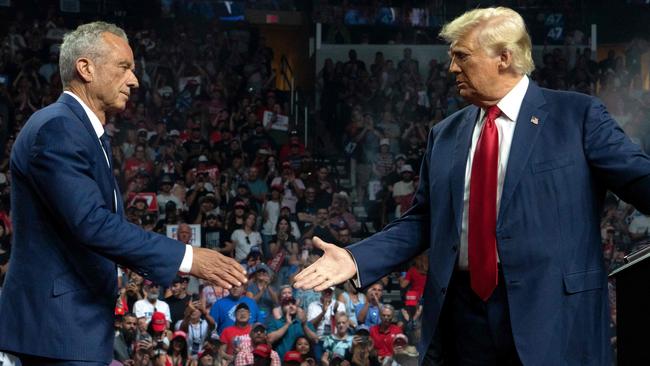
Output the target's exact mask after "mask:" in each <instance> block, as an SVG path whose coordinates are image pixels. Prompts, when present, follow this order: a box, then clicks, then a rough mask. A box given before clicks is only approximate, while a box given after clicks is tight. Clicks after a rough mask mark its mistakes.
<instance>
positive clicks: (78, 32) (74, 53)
mask: <svg viewBox="0 0 650 366" xmlns="http://www.w3.org/2000/svg"><path fill="white" fill-rule="evenodd" d="M104 33H112V34H114V35H116V36H118V37H120V38H122V39H124V40H125V41H127V42H128V41H129V39H128V38H127V37H126V33H125V32H124V30H123V29H122V28H120V27H118V26H116V25H115V24H111V23H106V22H92V23H88V24H82V25H80V26H78V27H77V29H75V30H74V31H72V32H70V33H67V34H66V35H65V36H63V44H61V51H60V55H59V72H60V74H61V83H62V84H63V87H66V86H68V84H69V83H70V81H72V80H73V79H74V78H75V76H76V62H77V59H79V58H80V57H87V58H89V59H91V60H93V61H95V60H97V59H100V58H101V57H102V56H103V52H102V51H103V48H104V47H105V46H106V44H105V43H104V41H103V39H102V34H104Z"/></svg>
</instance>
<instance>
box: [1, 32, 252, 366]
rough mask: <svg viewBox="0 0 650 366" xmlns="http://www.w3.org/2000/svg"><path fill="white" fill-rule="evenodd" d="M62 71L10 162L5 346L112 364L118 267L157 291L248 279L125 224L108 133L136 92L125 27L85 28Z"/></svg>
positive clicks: (55, 360) (37, 356) (74, 37)
mask: <svg viewBox="0 0 650 366" xmlns="http://www.w3.org/2000/svg"><path fill="white" fill-rule="evenodd" d="M59 66H60V70H61V80H62V83H63V87H64V90H65V91H64V93H63V94H62V95H61V97H60V98H59V99H58V101H56V102H55V103H54V104H52V105H50V106H47V107H46V108H44V109H42V110H40V111H37V112H36V113H34V115H33V116H32V117H31V118H30V119H29V120H28V121H27V123H26V124H25V126H24V127H23V129H22V131H21V132H20V134H19V135H18V138H17V139H16V142H15V144H14V147H13V150H12V154H11V174H12V179H13V184H12V192H11V200H12V202H11V207H12V219H13V222H14V245H13V248H14V249H13V250H12V253H11V267H10V269H9V272H8V274H7V276H6V280H5V284H4V288H3V291H2V296H1V297H0V350H2V351H5V352H9V353H11V354H14V355H16V356H17V357H18V358H19V359H20V360H21V362H22V364H23V365H107V364H108V363H109V362H110V360H111V355H112V347H113V334H114V333H113V312H114V306H115V301H116V299H117V295H118V288H117V267H116V264H117V263H119V264H121V265H124V266H126V267H129V268H131V269H133V270H135V271H137V272H139V273H140V274H141V275H143V276H144V277H146V278H149V279H151V280H152V281H154V282H156V283H158V284H161V285H167V284H169V283H170V282H171V281H172V279H173V278H174V276H176V274H177V272H179V271H180V272H186V273H190V274H192V275H194V276H197V277H200V278H204V279H206V280H209V281H211V282H214V283H216V284H218V285H220V286H224V287H226V288H230V287H231V285H238V284H239V283H243V282H246V272H245V271H244V270H243V268H242V267H241V266H240V265H239V264H238V263H236V262H235V261H234V260H233V259H231V258H226V257H224V256H222V255H221V254H219V253H218V252H215V251H210V250H207V249H201V248H192V247H191V246H188V245H184V244H182V243H180V242H177V241H175V240H172V239H169V238H166V237H164V236H161V235H158V234H154V233H152V232H147V231H144V230H142V229H140V228H139V227H137V226H135V225H133V224H130V223H128V222H127V221H126V220H125V218H124V209H123V205H122V203H123V201H122V198H121V196H120V190H119V187H118V186H117V183H116V180H115V178H114V176H113V174H112V165H113V162H112V154H111V149H110V142H109V141H108V138H107V135H106V134H105V133H104V128H103V125H104V123H105V121H106V115H107V114H108V113H114V112H119V111H122V110H124V108H125V105H126V102H127V100H128V98H129V94H130V93H131V90H132V89H134V88H137V87H138V80H137V78H136V77H135V74H134V60H133V53H132V51H131V48H130V47H129V44H128V40H127V38H126V35H125V33H124V31H123V30H121V29H120V28H118V27H116V26H114V25H112V24H107V23H103V22H95V23H90V24H86V25H82V26H80V27H79V28H77V29H76V30H75V31H73V32H71V33H69V34H67V35H66V36H65V37H64V41H63V44H62V45H61V53H60V60H59Z"/></svg>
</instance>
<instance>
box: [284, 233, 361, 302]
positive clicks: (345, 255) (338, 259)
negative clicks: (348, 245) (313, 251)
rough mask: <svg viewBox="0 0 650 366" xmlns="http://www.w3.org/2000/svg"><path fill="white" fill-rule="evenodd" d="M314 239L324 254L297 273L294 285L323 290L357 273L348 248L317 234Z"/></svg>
mask: <svg viewBox="0 0 650 366" xmlns="http://www.w3.org/2000/svg"><path fill="white" fill-rule="evenodd" d="M313 241H314V247H315V248H317V249H321V250H322V251H323V256H322V257H320V258H319V259H318V260H317V261H316V262H314V263H313V264H312V265H310V266H309V267H307V268H305V269H303V270H302V271H300V273H298V274H297V275H296V277H295V281H296V283H295V284H294V287H296V288H300V289H303V290H307V289H314V290H316V291H323V290H325V289H326V288H328V287H330V286H334V285H337V284H339V283H342V282H344V281H347V280H349V279H350V278H352V277H354V276H355V275H356V274H357V267H356V265H355V263H354V259H352V255H351V254H350V253H349V252H348V251H347V250H345V249H343V248H340V247H338V246H336V245H334V244H330V243H326V242H324V241H322V240H321V239H320V238H318V237H316V236H315V237H314V239H313Z"/></svg>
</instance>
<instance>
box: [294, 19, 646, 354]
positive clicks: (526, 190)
mask: <svg viewBox="0 0 650 366" xmlns="http://www.w3.org/2000/svg"><path fill="white" fill-rule="evenodd" d="M441 36H442V37H443V38H444V39H445V40H447V41H448V42H450V53H449V54H450V57H451V62H450V66H449V70H450V71H451V72H452V73H454V74H455V75H456V83H457V88H458V90H459V92H460V95H461V96H462V97H463V98H465V99H466V100H467V101H469V102H470V103H471V104H472V105H470V106H468V107H466V108H464V109H462V110H460V111H458V112H457V113H455V114H453V115H451V116H449V117H448V118H446V119H445V120H443V121H442V122H440V123H439V124H437V125H436V126H434V127H433V128H432V130H431V132H430V133H429V140H428V147H427V151H426V154H425V156H424V159H423V163H422V166H421V170H420V184H419V187H418V189H417V192H416V195H415V197H414V199H413V206H412V208H411V209H410V210H408V211H407V212H406V213H405V214H404V215H403V216H402V217H400V218H399V219H398V220H396V221H395V222H393V223H392V224H390V225H388V226H387V227H386V228H385V229H384V230H383V231H381V232H380V233H377V234H375V235H373V236H372V237H370V238H368V239H366V240H363V241H361V242H359V243H357V244H355V245H352V246H350V247H348V248H347V249H349V251H346V250H345V249H340V248H337V247H336V246H334V245H331V244H328V243H324V242H322V241H321V240H318V239H316V240H315V241H314V243H315V245H316V246H317V247H319V248H321V249H323V250H324V252H325V254H324V256H323V257H322V258H320V259H319V260H318V261H316V262H315V263H314V264H313V265H312V266H310V267H308V268H306V269H304V270H303V272H301V273H300V274H299V275H297V276H296V284H295V285H296V286H297V287H300V288H315V289H316V290H322V289H324V288H326V287H327V286H331V285H333V284H336V283H340V282H342V281H345V280H348V279H350V278H354V279H355V282H356V284H357V285H358V286H368V285H369V284H371V283H373V282H374V281H377V280H378V279H379V278H381V277H382V276H384V275H386V274H387V273H388V272H390V271H392V270H394V269H395V268H397V267H398V266H399V265H400V264H402V263H404V262H406V261H408V260H409V259H411V258H413V257H415V256H416V255H418V254H419V253H421V252H422V251H424V250H426V249H428V250H429V263H430V265H429V271H428V275H427V281H426V287H425V290H424V295H423V299H424V312H423V326H422V340H421V343H420V345H419V346H420V352H421V353H420V356H421V359H420V361H421V362H423V361H424V362H425V363H427V361H429V360H428V359H424V360H423V358H424V355H425V354H426V351H427V349H428V347H429V345H430V344H431V343H432V339H433V338H434V332H435V331H436V329H438V331H440V332H441V334H442V337H440V338H441V339H442V341H443V345H444V346H445V347H443V351H444V353H445V356H449V359H450V360H451V364H460V365H518V364H522V363H523V364H524V365H609V364H611V354H610V353H611V352H610V347H609V339H610V334H609V327H608V324H609V309H608V301H607V272H606V270H605V268H604V265H603V257H602V248H601V238H600V212H601V209H602V204H603V200H604V197H605V193H606V190H607V189H609V190H611V191H613V192H614V193H615V194H617V195H618V196H619V197H621V198H622V199H624V200H625V201H627V202H630V203H632V204H634V205H635V206H636V208H637V209H638V210H639V211H641V212H644V213H649V212H650V159H649V158H648V156H646V155H645V154H644V153H643V152H642V151H641V150H640V149H639V147H638V146H637V145H635V144H633V143H632V142H630V140H629V139H628V138H627V136H625V134H624V133H623V131H622V130H621V129H620V128H619V126H618V124H617V123H616V121H614V120H613V119H612V118H611V116H610V115H609V114H608V113H607V111H606V109H605V107H604V106H603V105H602V103H601V102H600V101H599V100H597V99H596V98H593V97H590V96H588V95H582V94H578V93H571V92H560V91H553V90H547V89H542V88H540V87H538V86H537V85H535V84H534V83H533V82H531V81H530V80H529V79H528V77H527V76H526V75H527V74H529V73H530V72H531V71H532V70H533V68H534V65H533V61H532V57H531V41H530V37H529V36H528V34H527V32H526V28H525V25H524V22H523V19H522V18H521V16H519V14H517V13H516V12H515V11H513V10H510V9H507V8H487V9H476V10H472V11H469V12H467V13H465V14H463V15H462V16H460V17H459V18H457V19H455V20H454V21H452V22H451V23H449V24H447V25H446V26H445V27H444V28H443V30H442V32H441ZM639 280H646V279H639ZM439 325H440V327H438V326H439Z"/></svg>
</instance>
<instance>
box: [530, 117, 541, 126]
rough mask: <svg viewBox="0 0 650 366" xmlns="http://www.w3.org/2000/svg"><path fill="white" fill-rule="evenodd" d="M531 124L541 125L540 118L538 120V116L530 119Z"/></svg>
mask: <svg viewBox="0 0 650 366" xmlns="http://www.w3.org/2000/svg"><path fill="white" fill-rule="evenodd" d="M530 123H532V124H534V125H536V124H539V118H537V116H532V117H530Z"/></svg>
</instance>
